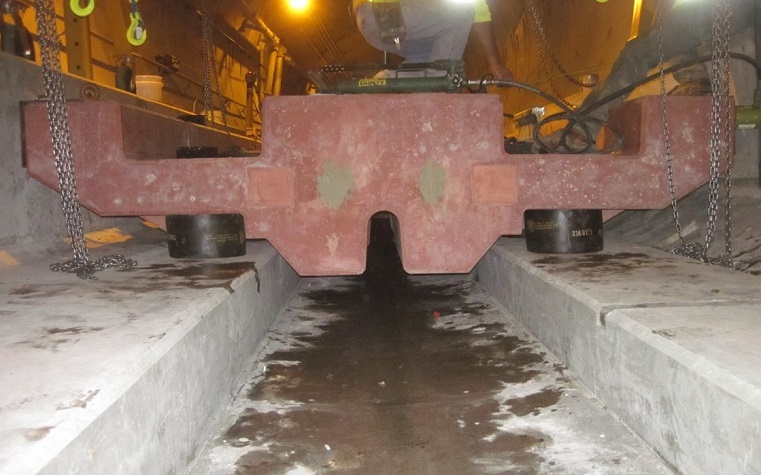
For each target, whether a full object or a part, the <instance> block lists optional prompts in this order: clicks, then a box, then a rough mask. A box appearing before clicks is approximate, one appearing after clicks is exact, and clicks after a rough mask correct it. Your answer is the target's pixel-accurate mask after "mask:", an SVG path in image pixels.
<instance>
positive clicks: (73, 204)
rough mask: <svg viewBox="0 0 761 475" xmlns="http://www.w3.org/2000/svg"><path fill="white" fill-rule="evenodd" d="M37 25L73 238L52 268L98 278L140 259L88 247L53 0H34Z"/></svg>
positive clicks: (60, 179) (60, 178)
mask: <svg viewBox="0 0 761 475" xmlns="http://www.w3.org/2000/svg"><path fill="white" fill-rule="evenodd" d="M35 10H36V18H37V29H38V34H39V41H40V56H41V60H42V78H43V83H44V86H45V94H46V97H47V109H48V120H49V121H50V134H51V136H52V141H53V155H54V158H55V167H56V171H57V173H58V186H59V188H60V189H61V203H62V205H63V214H64V219H65V221H66V229H67V231H68V233H69V238H70V239H71V247H72V250H73V251H74V258H73V259H72V260H69V261H67V262H64V263H61V264H52V265H51V266H50V268H51V270H53V271H57V272H71V273H76V274H77V276H78V277H80V278H82V279H95V278H96V277H95V272H96V271H98V270H102V269H105V268H109V267H132V266H135V265H137V262H135V261H133V260H132V259H126V258H125V257H124V256H121V255H115V256H108V257H103V258H101V259H98V260H97V261H92V260H91V259H90V256H89V254H88V251H87V246H86V243H85V237H84V227H83V225H82V210H81V209H80V207H79V196H78V193H77V181H76V176H75V174H74V161H73V158H72V153H71V134H70V131H69V122H68V109H67V106H66V98H65V95H64V86H63V74H62V73H61V59H60V52H61V45H60V44H59V42H58V33H57V31H56V16H55V8H54V4H53V0H35Z"/></svg>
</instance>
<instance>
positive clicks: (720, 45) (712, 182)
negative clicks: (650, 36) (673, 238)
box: [656, 0, 737, 268]
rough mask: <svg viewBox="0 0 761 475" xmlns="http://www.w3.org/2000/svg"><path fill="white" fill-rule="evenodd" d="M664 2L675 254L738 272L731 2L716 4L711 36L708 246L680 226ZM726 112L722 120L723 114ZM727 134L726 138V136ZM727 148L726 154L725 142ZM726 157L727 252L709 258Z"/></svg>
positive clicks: (663, 103) (658, 21) (667, 145)
mask: <svg viewBox="0 0 761 475" xmlns="http://www.w3.org/2000/svg"><path fill="white" fill-rule="evenodd" d="M663 8H665V7H664V6H663V2H661V1H659V2H658V6H657V17H656V25H657V31H658V55H659V67H660V81H661V109H662V110H661V112H662V115H663V129H664V144H665V152H666V167H667V171H668V186H669V194H670V197H671V208H672V211H673V217H674V223H675V225H676V231H677V235H678V237H679V246H677V247H675V248H673V249H672V250H671V252H673V253H674V254H678V255H682V256H686V257H690V258H693V259H698V260H701V261H703V262H709V263H712V264H719V265H723V266H726V267H731V268H737V265H736V264H735V263H734V262H733V261H732V244H731V218H730V213H731V183H730V180H731V168H732V157H731V156H732V153H731V146H730V134H731V122H730V102H729V101H730V97H729V58H730V56H729V39H730V38H729V14H730V12H729V0H723V2H722V1H718V2H716V3H715V4H714V16H713V28H712V36H711V38H712V39H711V46H712V51H713V52H712V55H711V69H712V76H711V90H712V93H711V142H710V152H711V153H710V157H711V158H710V160H711V164H710V178H709V182H708V191H709V193H708V219H707V222H706V235H705V240H704V244H702V245H701V244H700V243H686V242H685V240H684V236H683V233H682V226H681V224H680V222H679V211H678V208H677V201H676V193H675V191H674V168H673V155H672V151H671V139H670V133H669V126H668V113H667V111H666V80H665V74H664V69H665V67H664V53H663V22H662V15H663ZM722 111H723V112H724V115H723V116H722V115H721V113H722ZM722 133H723V136H722ZM722 140H723V143H724V148H723V150H722V147H721V142H722ZM722 154H723V156H724V158H725V164H726V167H725V173H724V176H725V190H726V195H725V211H726V213H725V247H726V249H725V251H726V255H724V256H722V257H719V258H709V257H708V250H709V249H710V247H711V243H712V241H713V237H714V232H715V230H716V220H717V218H716V217H717V213H718V206H719V191H718V189H719V168H720V163H721V157H722Z"/></svg>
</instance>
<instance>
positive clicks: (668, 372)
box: [473, 238, 761, 474]
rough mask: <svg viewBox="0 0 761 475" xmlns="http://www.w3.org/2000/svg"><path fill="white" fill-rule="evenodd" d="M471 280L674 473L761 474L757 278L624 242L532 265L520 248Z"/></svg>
mask: <svg viewBox="0 0 761 475" xmlns="http://www.w3.org/2000/svg"><path fill="white" fill-rule="evenodd" d="M473 275H474V278H476V279H477V280H478V281H479V282H480V283H481V285H483V286H484V287H486V288H487V290H488V291H489V292H490V293H491V294H493V295H494V296H495V297H496V298H497V299H498V300H499V301H500V302H501V303H502V304H503V305H504V306H505V307H506V308H507V309H508V311H510V312H511V313H512V314H514V315H515V316H516V318H517V319H518V320H519V321H520V322H521V323H522V324H523V325H525V326H526V328H527V329H528V330H529V331H531V332H532V333H533V334H534V335H536V336H537V338H538V339H539V340H540V341H542V343H543V344H544V345H546V346H547V347H548V348H549V349H550V350H551V351H552V352H553V353H554V354H555V355H556V356H557V357H558V358H559V359H560V360H561V361H563V362H564V363H565V364H566V365H568V367H569V369H570V370H571V371H572V372H574V373H575V375H576V376H577V377H578V378H579V379H580V380H581V381H582V382H583V383H584V384H585V385H587V386H588V387H589V389H590V390H591V391H592V392H593V393H594V394H595V395H596V396H597V397H598V398H599V399H600V400H601V402H602V403H603V404H604V405H606V406H607V407H608V408H609V409H610V410H611V411H612V412H613V413H615V414H616V415H617V416H618V417H620V418H621V419H622V420H623V422H624V423H626V424H627V425H628V426H629V427H631V428H632V430H634V431H635V433H637V434H638V435H639V436H640V437H642V439H643V440H644V441H645V442H646V443H647V444H648V445H650V446H652V447H653V449H654V450H655V451H656V452H657V453H658V454H659V455H660V456H661V457H662V458H663V459H664V460H665V461H666V462H667V463H669V464H671V465H672V466H673V467H674V468H675V469H676V470H678V471H679V472H682V473H690V474H701V473H705V474H713V473H757V472H761V453H759V452H758V450H756V449H755V445H756V443H757V440H758V434H759V429H758V428H759V427H761V348H759V346H758V344H757V342H758V341H759V336H760V335H761V299H759V297H757V295H758V293H757V289H758V282H759V281H758V278H757V277H754V276H751V275H748V274H743V273H739V272H733V271H729V270H726V269H722V268H717V267H713V266H708V265H704V264H701V263H697V262H695V261H690V260H687V259H683V258H679V257H676V256H673V255H671V254H668V253H664V252H661V251H657V250H653V249H649V248H644V247H639V246H634V245H630V244H624V243H617V242H612V243H606V250H605V251H603V252H601V253H595V254H583V255H582V254H577V255H562V256H560V255H540V254H530V253H528V252H527V251H526V250H525V244H524V243H523V241H522V240H521V239H516V238H512V239H510V238H503V239H501V240H500V241H499V242H498V243H497V245H495V246H494V247H493V248H492V250H490V251H489V253H487V255H486V256H485V257H484V258H483V260H482V261H481V262H480V263H479V265H478V266H477V267H476V269H475V270H474V272H473Z"/></svg>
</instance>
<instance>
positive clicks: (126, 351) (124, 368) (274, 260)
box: [0, 242, 298, 474]
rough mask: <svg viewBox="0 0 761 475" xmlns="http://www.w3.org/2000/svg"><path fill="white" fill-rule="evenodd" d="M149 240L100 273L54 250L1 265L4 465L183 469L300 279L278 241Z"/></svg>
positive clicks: (16, 469)
mask: <svg viewBox="0 0 761 475" xmlns="http://www.w3.org/2000/svg"><path fill="white" fill-rule="evenodd" d="M141 249H142V251H140V252H137V251H136V247H135V246H134V245H133V244H130V251H128V252H127V253H128V255H129V257H132V258H136V259H137V260H138V262H139V268H137V269H133V270H126V271H123V270H106V271H103V272H101V273H99V274H98V280H97V281H82V280H80V279H78V278H76V276H74V275H62V274H56V273H53V272H50V271H49V270H48V269H47V264H49V263H50V262H53V261H58V260H59V259H58V258H54V257H50V256H47V257H43V259H44V260H45V262H33V263H28V262H26V261H25V260H24V259H21V261H22V263H21V265H19V266H15V267H11V268H3V269H0V271H2V272H3V279H2V283H0V293H2V294H3V295H4V296H5V298H4V299H3V301H0V387H2V388H3V391H2V393H0V472H2V473H8V474H16V473H19V474H20V473H23V474H29V473H56V474H58V473H124V474H134V473H145V474H150V473H175V472H177V471H180V470H182V469H183V468H184V467H186V466H187V464H188V463H189V461H190V460H191V459H192V458H193V457H194V456H195V455H196V454H197V451H198V449H199V448H200V444H201V443H203V441H205V436H206V434H207V433H208V432H209V430H210V429H211V428H212V427H213V423H214V422H215V418H216V416H217V413H218V411H219V410H220V408H221V407H224V406H226V405H227V401H229V398H230V397H231V395H232V394H234V393H235V392H236V390H237V389H238V387H239V385H240V384H241V380H240V378H242V377H244V374H243V373H244V370H245V369H246V368H247V367H249V366H250V364H251V359H252V358H253V357H254V355H255V353H256V350H257V348H258V346H259V344H260V342H261V340H262V338H263V337H264V334H265V333H266V331H267V329H268V328H269V326H270V324H271V323H272V322H273V320H274V319H275V317H276V316H277V314H278V313H279V311H280V310H281V308H282V306H283V305H284V304H285V302H286V301H287V300H288V299H289V298H290V296H291V294H292V292H293V290H294V289H295V287H296V284H297V282H298V276H297V275H296V274H295V272H293V270H292V269H291V268H290V266H288V265H287V263H285V261H284V260H283V259H282V258H281V257H280V256H279V255H277V253H276V252H275V251H274V250H273V249H272V247H271V246H269V245H268V244H267V243H265V242H249V244H248V253H247V255H246V256H243V257H239V258H233V259H210V260H205V261H198V260H197V261H184V260H176V259H170V258H169V256H168V252H167V250H166V248H165V247H164V246H161V245H156V243H152V244H150V245H148V246H143V247H142V248H141Z"/></svg>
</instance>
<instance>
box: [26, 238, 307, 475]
mask: <svg viewBox="0 0 761 475" xmlns="http://www.w3.org/2000/svg"><path fill="white" fill-rule="evenodd" d="M257 270H258V276H257V273H255V272H253V271H251V272H248V273H246V274H244V275H242V276H241V277H239V278H238V279H236V280H235V281H234V282H233V283H232V285H231V288H232V290H233V291H232V292H229V293H228V292H227V291H226V290H224V289H218V290H219V292H218V293H216V292H210V293H209V295H208V297H209V299H208V300H206V303H207V304H202V305H199V306H197V307H196V308H195V309H189V310H190V311H194V312H196V313H197V318H194V319H186V321H190V322H192V324H189V325H187V328H182V329H179V331H175V332H174V335H173V336H170V335H167V336H169V338H167V339H166V340H167V341H166V342H165V343H163V345H161V346H157V347H156V348H154V350H153V351H154V352H155V361H154V362H153V363H152V364H150V363H149V364H148V365H146V369H145V370H144V371H143V372H142V373H141V374H139V375H136V376H135V378H134V379H133V382H132V384H131V385H128V387H127V388H126V389H125V391H124V392H123V393H122V394H114V395H113V396H112V398H111V401H112V402H111V403H110V405H108V407H105V408H102V410H101V413H100V414H98V415H97V416H96V417H94V419H92V420H91V421H90V422H89V424H88V425H87V426H86V427H83V428H82V430H81V432H80V433H79V434H78V435H77V436H75V437H74V438H73V440H71V442H70V443H68V445H66V447H65V448H63V449H62V450H61V451H60V452H59V453H57V454H55V456H53V457H51V459H50V461H49V462H48V463H46V464H45V465H44V467H43V468H41V469H40V470H39V472H38V473H49V474H59V473H111V474H134V473H141V474H165V473H177V472H181V471H182V470H183V469H184V468H185V467H186V466H187V465H188V464H190V463H191V462H192V461H193V460H194V458H195V457H196V456H197V453H198V451H199V450H200V449H201V448H202V447H201V445H202V444H203V443H204V442H205V439H206V436H207V435H208V433H209V431H210V430H211V429H212V427H213V424H214V422H215V420H216V417H217V415H218V411H219V410H220V408H221V407H224V406H226V405H227V404H228V402H229V401H230V400H231V398H232V396H233V395H234V394H235V393H236V392H237V390H238V389H239V387H240V385H241V384H242V381H241V380H240V378H241V377H242V376H241V375H242V374H243V373H244V369H245V368H246V367H247V365H248V364H250V360H251V358H253V357H254V355H255V354H256V352H257V350H258V348H259V346H260V344H261V342H262V340H263V338H264V336H265V334H266V332H267V331H268V329H269V327H270V325H271V324H272V322H273V321H274V320H275V318H276V317H277V315H278V314H279V313H280V310H281V309H282V307H283V306H284V305H285V303H286V302H287V301H288V300H289V299H290V297H291V295H292V293H293V292H294V291H295V289H296V286H297V284H298V281H299V277H298V275H297V274H296V273H295V272H294V271H293V269H292V268H291V267H290V266H289V265H288V264H287V263H286V262H285V260H284V259H283V258H282V257H280V256H279V255H278V254H277V253H276V252H275V251H274V249H272V251H271V252H270V253H269V254H268V257H267V259H265V260H259V261H258V262H257ZM217 294H218V295H217ZM225 294H226V296H225ZM218 297H219V298H218ZM209 303H211V305H208V304H209ZM167 319H168V320H170V319H171V315H168V316H167ZM114 432H118V433H117V434H114ZM104 435H106V437H104Z"/></svg>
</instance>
